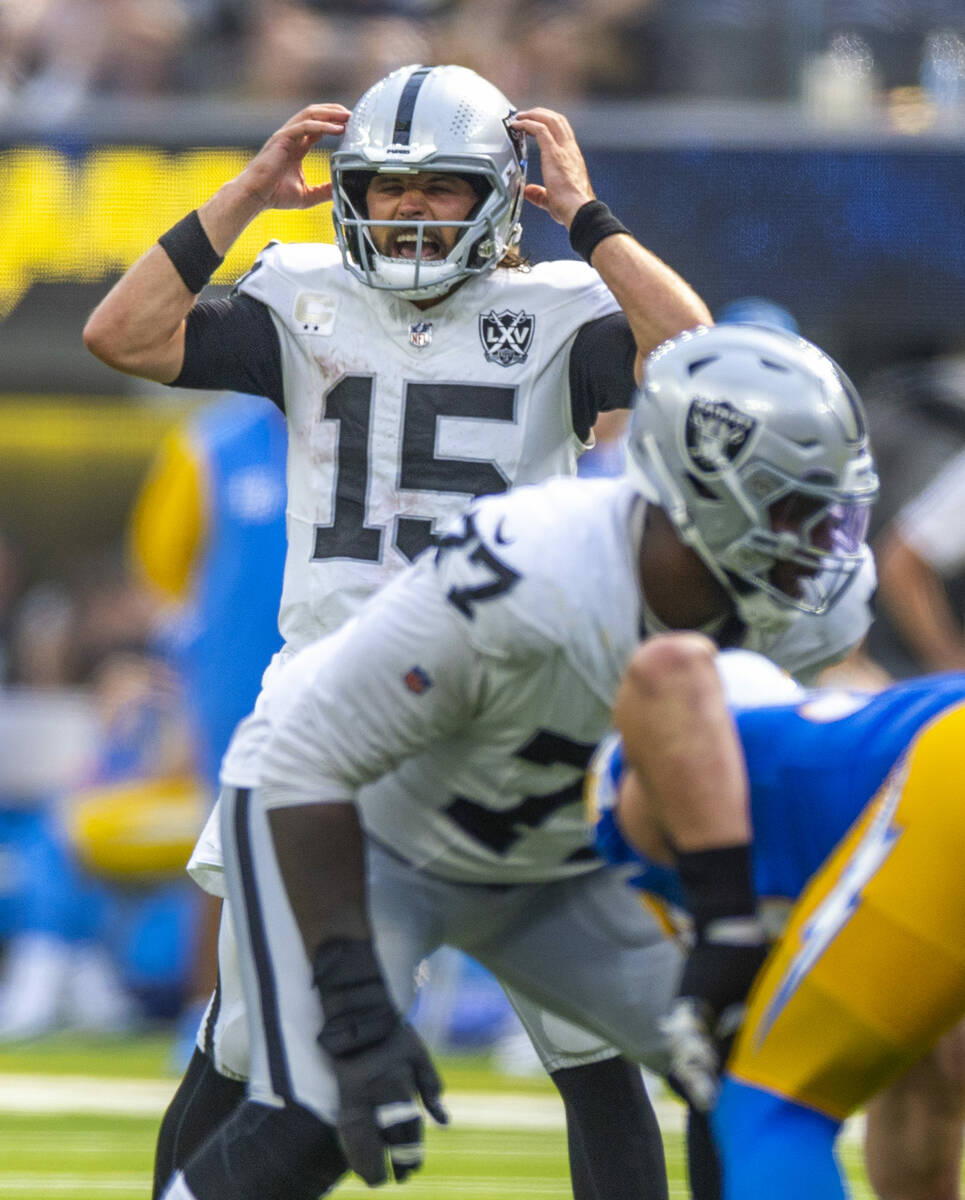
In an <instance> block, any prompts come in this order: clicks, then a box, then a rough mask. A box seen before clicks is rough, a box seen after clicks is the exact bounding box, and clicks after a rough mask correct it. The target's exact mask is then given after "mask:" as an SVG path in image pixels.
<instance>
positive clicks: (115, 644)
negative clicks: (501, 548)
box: [0, 0, 965, 1044]
mask: <svg viewBox="0 0 965 1200" xmlns="http://www.w3.org/2000/svg"><path fill="white" fill-rule="evenodd" d="M815 54H819V55H820V54H832V55H836V56H837V57H838V60H839V61H845V62H847V63H850V64H851V67H852V68H853V69H854V70H856V71H857V72H858V73H863V72H864V73H866V72H872V71H873V72H874V73H876V86H878V87H881V88H886V89H895V88H905V87H917V86H919V85H924V84H925V83H926V81H927V82H928V83H929V85H935V82H936V81H935V78H934V76H933V77H930V78H927V79H926V74H925V71H924V65H923V64H925V60H926V59H928V57H929V56H931V58H932V59H935V58H936V57H939V58H940V59H941V61H940V62H939V63H938V67H940V68H941V70H940V71H939V76H940V77H939V79H938V83H939V84H941V85H942V86H945V87H946V88H947V89H956V88H957V89H959V92H958V93H957V96H958V98H959V99H960V98H961V97H965V6H963V5H962V4H961V2H960V0H826V2H825V3H823V4H814V3H811V2H810V0H782V2H781V3H773V4H762V3H760V2H759V0H642V2H641V0H521V2H516V3H509V2H508V0H0V121H2V119H3V117H4V115H6V114H11V113H21V114H22V113H27V114H41V113H42V114H43V115H44V118H45V119H47V120H49V121H50V122H51V123H52V124H55V123H56V121H57V120H58V119H62V118H65V117H69V116H70V115H72V114H73V113H75V112H77V111H78V110H79V109H80V108H81V107H82V106H83V105H84V104H85V102H87V101H88V100H90V99H91V98H98V97H100V98H105V97H106V98H114V99H117V100H120V99H122V98H125V97H145V96H156V95H182V94H187V95H191V96H197V97H199V98H206V97H213V96H219V97H225V98H228V99H234V98H244V99H247V100H255V101H285V102H288V101H290V102H291V104H292V106H293V107H298V106H299V105H300V104H301V103H302V102H304V101H305V100H306V99H308V98H311V97H319V96H321V97H324V98H328V97H332V98H338V99H344V100H345V101H346V102H350V101H351V100H352V99H353V98H355V97H357V96H358V95H359V94H360V93H361V92H362V91H363V90H364V88H365V87H366V86H367V85H368V84H369V83H371V81H372V80H373V79H376V78H378V77H379V76H381V75H383V74H385V73H386V72H387V71H388V70H391V69H392V68H394V67H395V66H397V65H399V64H400V63H406V62H413V61H424V62H444V61H452V62H459V63H463V64H465V65H467V66H471V67H473V68H475V69H476V70H478V71H479V72H480V73H481V74H483V75H484V76H486V77H487V78H489V79H491V80H492V81H493V82H494V83H496V84H497V86H499V87H500V88H501V89H503V90H504V91H505V92H507V93H508V94H509V95H511V96H513V97H516V98H518V99H519V101H520V102H524V103H525V102H527V101H530V100H532V101H538V102H540V103H546V104H550V105H559V106H561V107H564V108H565V106H566V105H567V104H568V103H571V102H579V101H583V100H609V99H617V100H627V99H635V98H642V97H648V98H664V97H673V98H682V99H689V98H699V97H703V98H708V97H713V98H723V97H726V98H734V99H741V98H743V99H789V98H791V97H792V96H797V95H798V94H799V93H800V88H801V83H802V71H803V70H804V64H805V61H806V60H807V58H808V56H809V55H811V56H813V55H815ZM942 64H944V65H942ZM925 65H927V64H925ZM931 67H932V68H935V69H937V68H936V63H935V62H932V63H931ZM942 72H943V73H942ZM957 102H958V100H957V99H956V103H957ZM802 332H803V333H804V334H805V335H808V336H813V331H812V330H809V329H808V328H803V329H802ZM958 351H959V347H956V346H950V345H938V344H932V345H928V346H923V347H922V348H921V351H920V353H919V352H915V353H913V354H911V355H909V356H906V357H904V358H903V359H902V361H900V362H898V363H888V364H878V365H877V366H876V368H875V369H874V370H872V371H869V372H867V373H866V375H865V377H864V378H859V379H858V381H857V382H858V383H859V386H860V389H861V391H862V393H863V395H864V396H865V399H866V401H867V404H868V409H869V414H870V417H871V421H872V437H873V441H874V443H875V449H876V453H877V457H878V461H879V467H880V474H881V478H882V484H883V490H882V500H881V502H880V505H879V508H878V515H877V519H876V527H877V532H876V545H877V548H878V550H879V553H880V557H881V563H882V568H883V569H882V571H881V582H882V593H881V594H882V605H881V613H882V615H881V618H880V619H879V621H878V624H877V625H876V627H875V629H874V631H873V633H872V638H871V641H870V643H869V650H870V655H871V660H872V661H873V663H874V664H876V669H878V668H880V669H881V670H883V671H885V672H888V673H890V674H893V675H908V674H912V673H915V672H917V671H919V670H922V669H940V668H942V667H945V666H947V667H957V668H961V667H962V665H963V662H965V639H963V637H962V633H961V622H960V613H961V611H962V609H961V602H962V597H963V596H965V526H963V523H962V522H961V521H960V520H959V521H958V522H957V523H956V522H955V521H954V520H952V521H949V520H948V519H946V518H945V517H944V516H942V517H940V518H939V519H938V520H939V528H938V529H937V530H936V528H935V527H934V526H935V518H933V517H932V518H931V522H930V514H932V513H935V512H938V513H942V512H944V511H945V510H942V509H941V508H940V505H941V504H946V505H947V503H948V497H949V495H952V496H954V495H955V494H956V493H955V491H954V489H955V488H956V487H957V488H959V489H961V486H962V485H961V480H962V478H963V477H965V459H963V458H961V457H959V455H960V453H961V452H962V451H965V356H963V355H961V354H960V353H959V352H958ZM845 365H846V366H847V365H848V363H847V362H846V363H845ZM41 369H42V367H41V366H38V370H41ZM38 390H42V385H38ZM268 407H270V406H268ZM232 411H233V412H237V411H240V410H238V409H237V407H236V406H234V405H233V406H232ZM245 411H246V412H247V414H248V417H250V425H249V424H246V423H245V422H244V421H241V422H240V423H238V422H237V421H233V422H229V423H228V425H227V426H223V425H222V424H221V423H220V418H219V416H218V412H219V410H218V408H217V404H215V405H214V406H213V407H211V408H208V407H204V408H199V409H198V410H197V413H196V414H195V415H193V416H190V417H189V418H188V421H187V424H184V425H181V426H177V427H175V428H174V429H173V432H172V433H171V435H170V437H169V439H168V440H167V441H166V442H165V443H164V444H163V445H162V446H161V447H160V449H159V450H158V456H157V458H156V459H155V461H154V462H153V464H152V465H151V466H150V468H148V469H147V470H146V472H145V475H144V479H143V491H142V492H141V497H142V499H141V501H140V502H139V503H137V504H135V505H133V506H132V507H131V510H130V514H129V521H128V528H127V535H126V542H125V544H124V545H112V546H106V547H104V548H103V551H102V553H99V554H97V555H91V554H90V553H89V552H88V551H87V550H86V549H85V551H84V553H82V554H78V556H77V559H76V561H73V562H69V563H63V562H61V563H60V564H59V567H60V569H59V572H58V574H57V576H56V578H50V577H47V576H43V577H37V575H36V573H35V572H34V571H33V570H32V567H31V556H30V555H28V554H25V553H24V547H22V546H19V545H18V544H17V541H16V538H15V537H14V536H13V535H12V534H11V532H10V531H9V530H7V529H5V528H4V522H3V516H2V514H0V743H4V744H5V746H6V748H7V749H6V750H5V752H4V754H3V755H2V756H0V759H2V761H0V950H5V955H4V962H3V966H4V975H3V982H2V984H0V1039H2V1038H20V1037H26V1036H36V1035H38V1034H40V1033H43V1032H45V1031H47V1030H52V1029H57V1028H62V1027H65V1026H66V1027H75V1028H86V1029H101V1030H118V1029H125V1028H129V1027H131V1026H132V1025H133V1024H137V1023H140V1022H144V1021H150V1020H171V1019H173V1018H175V1017H177V1016H178V1014H180V1013H182V1012H184V1011H185V1010H187V1009H189V1008H190V1006H191V1003H192V999H193V997H194V996H195V995H196V994H197V995H203V994H205V993H206V991H207V983H208V981H207V980H205V979H198V978H196V966H195V964H196V963H197V962H198V961H199V958H200V957H202V956H201V955H199V953H198V951H197V942H198V939H199V938H201V937H202V936H203V931H204V928H205V925H204V921H203V919H202V916H201V901H200V898H199V896H198V895H197V894H196V892H195V891H194V889H193V885H190V884H189V883H188V882H187V881H186V879H183V878H182V873H181V871H180V868H179V864H180V863H181V862H183V861H184V859H185V858H186V854H187V848H188V847H189V846H190V844H191V842H192V841H193V836H194V833H195V832H196V830H197V828H198V827H199V825H200V822H201V819H202V817H203V814H204V812H205V810H206V808H207V806H208V804H209V803H210V800H211V797H212V793H213V788H214V772H215V764H216V762H217V759H218V756H219V751H220V748H221V747H223V745H224V744H225V742H226V739H227V735H228V732H229V731H230V729H231V728H232V726H233V724H234V721H236V720H237V719H239V718H240V717H241V716H243V715H244V713H245V712H247V711H248V708H249V706H250V703H251V701H252V700H253V698H254V696H255V694H256V692H257V688H258V680H259V677H260V673H261V670H262V669H263V667H264V665H265V664H266V663H267V661H268V658H269V657H270V654H271V652H272V650H273V648H274V646H276V645H277V640H278V638H277V630H276V629H275V625H274V613H275V610H276V608H277V589H278V586H279V585H280V575H279V572H280V565H281V560H282V556H283V543H284V531H283V522H282V520H281V514H282V512H283V507H284V504H283V501H284V496H283V491H284V480H283V474H282V458H281V457H280V456H279V455H278V453H277V445H276V444H275V442H273V440H272V439H273V437H274V438H276V439H277V436H278V435H277V430H276V431H275V433H274V434H272V433H271V432H270V431H269V432H267V433H266V432H265V430H266V428H267V426H266V425H265V423H268V424H269V425H270V423H271V421H273V420H276V419H277V417H272V416H270V415H268V414H266V413H264V412H262V411H261V406H260V404H256V405H254V406H253V407H252V408H250V409H248V410H245ZM257 429H261V431H262V432H261V434H258V433H257ZM253 430H254V431H255V432H252V431H253ZM600 433H601V434H603V435H604V436H603V437H602V439H601V441H602V448H601V450H600V452H599V453H598V455H597V457H596V459H595V460H594V462H593V463H592V464H591V463H588V466H587V469H589V470H600V471H612V470H615V469H618V468H619V463H620V452H619V440H618V438H619V430H618V429H617V430H615V431H614V430H611V429H608V430H605V431H604V430H600ZM614 434H615V435H616V436H612V435H614ZM608 435H609V436H608ZM247 436H252V437H258V436H262V438H263V440H262V442H261V443H259V445H260V449H259V453H260V454H261V458H256V459H254V460H248V465H249V466H251V462H252V461H254V464H255V468H256V469H255V470H254V473H252V471H251V470H249V471H248V472H247V474H245V476H244V478H241V476H239V481H238V482H237V484H236V486H234V490H232V489H231V488H230V487H228V489H227V491H226V492H225V494H224V504H223V506H222V507H221V508H219V507H218V506H217V505H216V504H215V505H213V506H212V502H211V497H210V496H208V498H207V500H204V496H205V495H207V493H206V491H205V486H204V484H203V483H199V479H201V476H202V474H203V472H204V470H205V462H206V461H208V462H210V459H205V457H204V456H205V455H212V454H217V453H221V452H222V451H223V449H224V447H225V445H226V441H225V439H230V438H231V437H247ZM188 443H190V445H191V446H192V447H193V448H194V449H193V450H191V451H186V450H185V448H184V447H185V445H187V444H188ZM909 445H914V446H915V453H914V454H911V455H910V454H909V453H908V452H907V448H908V446H909ZM199 446H201V447H202V448H203V449H202V450H201V451H199V450H198V447H199ZM192 454H194V455H195V459H194V460H193V461H194V467H193V468H192V466H191V461H192V459H191V456H192ZM186 464H187V465H186ZM946 467H947V471H946V473H945V474H944V475H943V474H942V470H943V468H946ZM192 470H194V471H195V472H196V473H195V475H194V476H192ZM192 478H193V482H192ZM225 478H227V476H225ZM933 481H937V482H935V483H934V488H933V489H932V490H929V486H930V485H932V483H933ZM279 497H280V502H279ZM205 504H207V505H208V507H206V508H203V505H205ZM192 505H193V506H194V508H193V509H192V507H191V506H192ZM199 505H201V506H202V507H198V506H199ZM148 509H150V511H151V512H152V514H154V516H156V517H159V518H160V525H155V526H154V527H153V528H152V529H150V530H148V529H146V528H145V518H144V513H145V511H147V510H148ZM165 514H167V517H165ZM232 521H234V522H235V524H234V525H233V526H231V522H232ZM229 526H231V529H233V532H231V531H230V530H229ZM225 538H227V539H229V542H225V541H223V540H222V541H221V542H219V541H218V539H225ZM232 538H233V539H235V540H234V541H233V542H230V539H232ZM251 539H256V540H259V550H258V553H259V555H260V556H262V557H260V559H259V561H262V562H264V561H266V559H265V557H264V556H265V555H271V554H274V555H276V556H277V564H276V565H277V571H276V572H275V573H272V572H271V571H265V572H264V578H265V579H266V580H267V581H268V582H267V583H266V586H265V587H264V589H263V592H264V594H261V593H259V595H258V596H257V597H256V596H255V595H254V589H253V588H252V586H251V581H250V578H248V577H246V576H244V575H241V576H240V577H239V578H238V579H236V580H233V581H232V587H228V586H227V585H226V586H225V587H224V589H223V590H222V593H221V594H220V595H219V596H218V597H215V598H212V597H211V596H210V595H207V596H206V603H207V607H205V606H203V605H200V604H199V603H198V600H199V596H201V595H202V594H203V593H204V581H205V579H206V578H208V577H209V576H208V574H207V573H208V572H210V570H211V569H212V568H211V563H210V561H209V560H208V559H207V558H206V555H207V554H208V553H209V552H211V549H212V547H214V546H216V545H217V544H221V545H225V544H231V545H232V546H233V548H234V550H235V551H237V552H238V553H240V552H241V550H242V548H243V546H244V545H246V544H249V541H250V540H251ZM249 553H250V548H249ZM242 595H243V596H244V603H245V604H246V605H247V608H246V609H245V611H246V612H247V614H248V617H249V618H250V627H249V628H247V629H246V630H245V631H243V632H239V621H238V619H237V618H238V614H239V612H240V611H241V610H240V608H238V607H237V606H238V605H240V604H241V603H242V601H241V600H240V599H239V597H240V596H242ZM215 601H217V603H219V604H221V605H228V606H230V605H235V606H236V607H235V609H234V616H235V618H236V619H235V620H234V622H233V625H232V637H233V639H234V640H233V642H232V643H231V644H228V643H226V642H225V641H221V642H217V641H214V640H212V639H211V638H210V637H209V635H210V633H211V630H212V629H214V628H216V627H217V625H218V621H219V612H218V609H217V607H216V603H215ZM922 630H924V631H925V633H924V634H922ZM228 663H230V664H231V665H230V672H231V673H232V679H231V684H230V686H226V687H222V688H219V689H216V690H217V691H219V692H221V693H224V694H229V693H230V696H231V699H232V701H233V705H234V707H232V708H231V709H230V711H229V710H224V711H218V712H213V711H209V710H205V709H204V705H203V698H204V697H205V696H207V697H209V698H210V696H211V694H212V689H211V688H210V686H209V685H208V686H206V679H207V680H210V677H211V672H212V671H221V672H224V673H228V672H229V668H228V666H226V664H228ZM467 972H468V974H467ZM439 977H440V978H442V979H444V980H445V981H446V982H445V987H446V988H448V989H449V990H448V995H449V997H450V999H451V998H452V997H454V996H456V995H460V996H461V997H462V998H463V1000H465V1001H466V1004H465V1006H464V1007H463V1008H459V1006H458V1005H455V1006H454V1005H452V1004H449V1002H448V1001H447V1004H448V1007H446V1006H442V1007H440V1006H439V1005H438V1004H434V1003H433V1001H432V993H431V991H430V992H427V1001H426V1006H425V1007H426V1011H425V1013H424V1019H425V1022H426V1028H427V1029H428V1030H429V1037H430V1040H432V1041H434V1042H435V1043H437V1044H438V1043H441V1042H444V1041H445V1040H446V1038H447V1037H450V1036H451V1037H455V1038H457V1039H460V1040H462V1042H463V1044H466V1043H472V1042H474V1041H479V1040H481V1041H484V1042H485V1041H491V1040H492V1039H493V1038H497V1037H503V1036H505V1035H507V1034H509V1035H511V1034H512V1030H513V1028H514V1027H513V1024H512V1019H511V1017H510V1016H509V1014H508V1012H507V1010H506V1008H505V1004H504V1002H503V1001H502V1000H501V999H500V998H499V997H498V996H497V995H496V994H495V992H494V991H493V989H492V988H491V987H490V985H489V982H488V981H487V980H486V979H484V978H483V977H481V976H477V975H474V974H473V973H472V971H471V969H470V968H467V967H466V964H460V963H454V962H453V961H452V960H448V961H445V962H443V963H442V964H441V965H440V968H439ZM459 980H461V983H459ZM457 984H458V986H457Z"/></svg>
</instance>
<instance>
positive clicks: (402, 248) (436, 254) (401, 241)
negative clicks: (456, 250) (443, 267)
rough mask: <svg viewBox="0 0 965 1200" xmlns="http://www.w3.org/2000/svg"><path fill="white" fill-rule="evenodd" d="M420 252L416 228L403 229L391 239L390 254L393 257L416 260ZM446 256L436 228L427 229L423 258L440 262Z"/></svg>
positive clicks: (424, 238) (424, 234) (423, 244)
mask: <svg viewBox="0 0 965 1200" xmlns="http://www.w3.org/2000/svg"><path fill="white" fill-rule="evenodd" d="M418 253H419V235H418V234H417V233H416V231H415V230H414V229H412V230H409V229H401V230H400V231H399V232H398V233H397V234H396V235H395V236H394V237H393V238H392V241H391V244H390V246H389V255H390V257H392V258H405V259H409V260H414V259H415V258H416V257H417V256H418ZM443 258H445V250H444V247H443V244H442V239H441V238H440V237H439V235H438V233H436V231H435V230H431V229H427V230H426V231H425V232H424V233H423V235H422V260H423V262H426V261H430V262H431V261H435V262H438V261H439V260H440V259H443Z"/></svg>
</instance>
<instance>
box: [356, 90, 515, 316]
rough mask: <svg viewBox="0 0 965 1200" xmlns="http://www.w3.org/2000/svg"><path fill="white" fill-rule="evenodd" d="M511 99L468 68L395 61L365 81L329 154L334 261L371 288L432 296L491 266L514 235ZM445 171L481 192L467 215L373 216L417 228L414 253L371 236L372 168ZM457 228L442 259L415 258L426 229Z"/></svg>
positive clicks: (419, 254) (398, 171) (416, 296)
mask: <svg viewBox="0 0 965 1200" xmlns="http://www.w3.org/2000/svg"><path fill="white" fill-rule="evenodd" d="M515 111H516V110H515V107H514V106H513V105H512V104H510V102H509V101H508V100H507V99H506V97H505V96H504V95H503V94H502V92H500V91H499V90H498V89H497V88H495V87H493V85H492V84H491V83H487V82H486V80H485V79H483V78H481V77H480V76H479V75H477V74H476V73H475V71H470V70H469V69H468V68H467V67H456V66H442V67H420V66H410V67H400V68H399V70H397V71H393V72H392V74H391V75H387V76H386V77H385V78H384V79H382V80H380V81H379V82H378V83H377V84H375V86H374V87H371V88H369V90H368V91H367V92H366V93H365V95H364V96H363V97H362V98H361V100H359V102H358V103H357V104H356V106H355V108H354V109H353V111H352V116H351V117H350V119H349V121H348V124H347V125H346V127H345V134H344V136H343V138H342V143H341V145H340V146H339V148H338V150H336V151H335V152H334V154H333V155H332V185H333V186H332V215H333V220H334V224H335V237H336V241H337V242H338V245H339V249H340V250H341V251H342V261H343V262H344V263H345V266H346V267H347V269H348V270H349V271H351V272H352V274H353V275H356V276H357V277H358V278H359V279H361V280H362V282H363V283H366V284H368V286H369V287H373V288H381V289H383V290H387V291H392V292H396V293H397V294H398V295H400V296H404V297H406V298H408V299H413V300H415V299H419V300H425V299H431V298H432V297H434V296H439V295H442V294H443V293H444V292H446V291H448V290H449V289H450V288H451V287H452V286H453V285H454V284H455V283H457V282H458V281H459V280H460V279H464V278H465V277H466V276H468V275H478V274H480V273H482V272H484V271H491V270H492V269H493V268H494V267H496V266H498V264H499V262H500V260H501V259H502V257H503V255H504V254H505V253H506V251H507V250H508V249H509V248H510V247H511V246H514V245H515V244H516V243H517V242H518V241H519V237H520V233H521V227H520V224H519V217H520V210H521V209H522V205H523V187H524V185H525V183H526V151H525V145H526V139H525V137H524V135H523V134H521V133H517V132H516V131H515V130H512V129H510V128H509V125H508V122H509V120H510V119H511V118H512V116H513V115H514V113H515ZM420 171H441V172H452V173H453V174H457V175H461V176H464V177H468V178H470V179H471V181H472V182H473V185H474V187H475V188H476V190H477V192H478V193H479V194H480V199H479V202H478V204H477V205H476V207H475V208H474V210H473V212H472V213H471V214H470V216H469V219H468V220H466V221H459V222H454V221H445V222H440V221H413V220H406V221H379V222H378V225H379V226H380V227H385V226H393V225H397V226H400V227H401V226H404V227H405V228H406V229H414V230H415V232H416V237H417V242H416V254H415V258H414V259H402V258H389V257H387V256H384V255H381V254H379V253H378V251H377V250H376V247H375V243H374V241H373V240H372V235H371V229H372V226H373V224H375V223H374V222H372V221H370V220H369V219H368V215H367V212H366V207H365V191H366V187H367V185H368V181H369V179H370V178H371V176H372V174H373V173H374V172H390V173H393V174H415V173H417V172H420ZM441 225H445V226H446V227H447V228H453V227H455V228H457V229H458V230H459V236H458V238H457V239H456V244H455V246H454V247H453V248H452V250H451V251H450V253H449V254H448V255H447V256H446V258H445V259H443V260H433V261H423V260H422V239H423V237H424V236H425V235H426V231H427V230H431V229H433V228H437V227H439V226H441Z"/></svg>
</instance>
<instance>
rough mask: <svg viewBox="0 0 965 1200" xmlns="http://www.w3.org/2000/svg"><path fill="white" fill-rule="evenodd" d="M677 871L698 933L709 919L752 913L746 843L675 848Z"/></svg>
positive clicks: (751, 881) (753, 898) (754, 908)
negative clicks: (679, 850) (690, 848)
mask: <svg viewBox="0 0 965 1200" xmlns="http://www.w3.org/2000/svg"><path fill="white" fill-rule="evenodd" d="M677 872H678V874H679V875H680V882H681V884H682V885H683V889H684V895H685V896H686V897H687V904H688V907H689V908H690V911H691V913H692V914H693V918H694V925H695V926H696V930H697V934H698V936H700V934H701V932H702V930H704V929H705V928H706V927H707V925H709V924H710V923H711V922H712V921H716V920H719V919H720V918H725V917H753V916H754V915H755V914H756V912H757V896H756V894H755V892H754V879H753V873H752V869H751V848H750V846H749V845H748V844H746V843H745V844H743V845H740V846H724V847H721V848H715V849H713V850H688V851H683V852H678V854H677Z"/></svg>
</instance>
